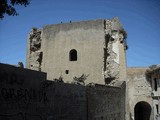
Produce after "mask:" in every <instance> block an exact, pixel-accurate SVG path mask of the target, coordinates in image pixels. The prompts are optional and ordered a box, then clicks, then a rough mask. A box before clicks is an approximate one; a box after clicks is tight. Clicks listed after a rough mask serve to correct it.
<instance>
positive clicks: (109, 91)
mask: <svg viewBox="0 0 160 120" xmlns="http://www.w3.org/2000/svg"><path fill="white" fill-rule="evenodd" d="M87 93H88V96H87V97H88V120H125V83H123V84H122V85H121V87H109V86H103V85H96V86H95V87H91V88H89V89H88V91H87Z"/></svg>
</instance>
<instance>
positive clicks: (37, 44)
mask: <svg viewBox="0 0 160 120" xmlns="http://www.w3.org/2000/svg"><path fill="white" fill-rule="evenodd" d="M126 47H127V45H126V32H125V30H124V29H123V27H122V25H121V23H120V21H119V20H118V18H113V19H111V20H104V19H98V20H89V21H81V22H70V23H62V24H54V25H47V26H44V27H43V28H42V29H41V30H39V29H36V28H34V29H32V31H31V33H30V34H29V38H28V47H27V68H29V69H33V70H38V71H43V72H46V73H47V79H49V80H54V79H58V78H60V77H61V78H63V80H64V82H72V81H73V80H74V78H81V77H85V83H92V82H93V83H100V84H114V83H116V81H117V80H118V81H125V80H126Z"/></svg>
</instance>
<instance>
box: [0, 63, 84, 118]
mask: <svg viewBox="0 0 160 120" xmlns="http://www.w3.org/2000/svg"><path fill="white" fill-rule="evenodd" d="M45 75H46V74H45V73H41V72H36V71H31V70H26V69H21V68H17V67H13V66H8V65H2V64H0V103H1V104H0V120H11V119H14V120H86V116H87V115H86V114H87V111H86V91H85V87H83V86H78V85H71V84H63V83H55V82H53V81H47V80H45Z"/></svg>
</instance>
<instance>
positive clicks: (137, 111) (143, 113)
mask: <svg viewBox="0 0 160 120" xmlns="http://www.w3.org/2000/svg"><path fill="white" fill-rule="evenodd" d="M134 115H135V120H150V115H151V106H150V104H149V103H147V102H144V101H142V102H138V103H137V104H136V105H135V108H134Z"/></svg>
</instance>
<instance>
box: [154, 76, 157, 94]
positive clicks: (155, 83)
mask: <svg viewBox="0 0 160 120" xmlns="http://www.w3.org/2000/svg"><path fill="white" fill-rule="evenodd" d="M154 90H155V91H157V79H156V78H155V79H154Z"/></svg>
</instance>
